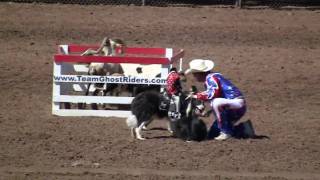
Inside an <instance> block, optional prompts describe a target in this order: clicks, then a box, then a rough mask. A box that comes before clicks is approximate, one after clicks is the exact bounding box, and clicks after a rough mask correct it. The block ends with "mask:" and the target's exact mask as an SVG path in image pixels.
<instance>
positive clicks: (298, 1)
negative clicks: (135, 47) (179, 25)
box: [0, 0, 320, 7]
mask: <svg viewBox="0 0 320 180" xmlns="http://www.w3.org/2000/svg"><path fill="white" fill-rule="evenodd" d="M1 1H2V2H21V3H32V2H38V3H64V4H84V5H89V4H91V5H98V4H104V5H137V6H144V5H146V6H195V5H200V6H201V5H232V6H233V5H235V6H239V7H245V6H269V7H282V6H306V7H308V6H320V0H0V2H1Z"/></svg>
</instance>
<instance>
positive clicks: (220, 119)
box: [185, 59, 246, 141]
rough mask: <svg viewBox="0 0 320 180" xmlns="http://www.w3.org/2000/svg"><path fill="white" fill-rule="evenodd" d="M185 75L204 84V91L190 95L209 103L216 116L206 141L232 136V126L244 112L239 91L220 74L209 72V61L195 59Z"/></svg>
mask: <svg viewBox="0 0 320 180" xmlns="http://www.w3.org/2000/svg"><path fill="white" fill-rule="evenodd" d="M189 66H190V67H189V69H187V70H186V72H185V74H189V73H191V74H192V75H193V77H194V78H195V79H196V80H197V81H199V82H205V87H206V91H203V92H199V93H196V94H194V95H192V98H196V99H199V100H203V101H210V105H211V107H212V109H213V112H214V114H215V116H216V120H215V121H214V122H213V123H212V125H211V127H210V129H209V132H208V139H212V138H214V137H215V138H214V139H216V140H220V141H222V140H226V139H228V138H230V137H232V135H233V134H234V127H233V124H234V123H235V122H237V121H238V120H240V118H241V117H242V116H243V115H244V114H245V112H246V103H245V100H244V97H243V95H242V93H241V92H240V90H239V89H238V88H237V87H236V86H235V85H233V84H232V83H231V82H230V81H229V80H228V79H226V78H225V77H224V76H223V75H222V74H220V73H213V72H211V70H212V68H213V67H214V63H213V62H212V61H211V60H203V59H195V60H192V61H191V62H190V63H189Z"/></svg>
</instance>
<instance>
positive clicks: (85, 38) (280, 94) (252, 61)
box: [0, 3, 320, 180]
mask: <svg viewBox="0 0 320 180" xmlns="http://www.w3.org/2000/svg"><path fill="white" fill-rule="evenodd" d="M319 19H320V11H318V10H316V11H307V10H293V11H291V10H269V9H257V10H239V9H231V8H213V7H201V8H185V7H165V8H164V7H135V6H79V5H55V4H46V5H44V4H15V3H0V24H1V25H0V54H1V56H0V80H1V86H0V87H1V88H0V94H1V96H0V102H1V103H0V179H243V180H244V179H246V180H247V179H320V152H319V149H320V138H319V136H320V123H319V117H320V111H319V106H320V96H319V94H320V85H319V83H320V71H319V69H320V63H319V59H320V53H319V52H320V51H319V49H320V23H319ZM104 36H109V37H117V38H122V39H124V40H125V41H126V42H127V44H128V46H131V47H173V48H183V49H185V51H186V55H185V58H184V68H186V67H187V63H188V61H190V60H191V59H194V58H204V59H212V60H214V62H215V64H216V68H215V70H216V71H219V72H221V73H223V74H224V75H225V76H226V77H228V78H230V79H231V80H232V81H233V82H234V83H235V84H236V85H237V86H239V88H240V89H241V90H242V91H243V92H244V94H245V96H246V100H247V104H248V112H247V114H246V116H245V117H244V118H243V121H245V120H248V119H250V120H251V121H252V123H253V125H254V127H255V131H256V134H257V135H258V136H257V138H255V139H230V140H227V141H225V142H217V141H204V142H200V143H197V142H191V143H186V142H183V141H181V140H178V139H173V138H171V137H170V134H169V133H168V132H167V131H166V130H165V128H166V123H165V122H161V121H157V122H154V123H153V124H152V125H151V126H150V128H151V130H149V131H144V132H143V133H144V135H145V136H146V137H147V138H148V140H146V141H137V140H133V139H131V138H130V132H129V130H128V128H127V127H126V124H125V121H124V119H120V118H89V117H81V118H79V117H56V116H53V115H52V114H51V99H52V97H51V96H52V69H53V63H52V62H53V55H54V54H55V53H56V50H57V45H59V44H71V43H74V44H98V43H100V41H101V39H102V38H103V37H104ZM189 80H190V81H189V83H188V84H187V85H188V86H190V85H191V83H192V82H193V81H192V80H191V79H190V78H189ZM195 84H196V85H197V86H198V87H199V88H201V89H202V88H203V86H202V84H201V83H195ZM212 118H213V117H212V115H211V117H210V118H205V119H204V120H205V122H206V123H207V124H208V125H209V124H210V123H211V121H212Z"/></svg>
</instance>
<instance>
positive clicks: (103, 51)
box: [81, 37, 125, 109]
mask: <svg viewBox="0 0 320 180" xmlns="http://www.w3.org/2000/svg"><path fill="white" fill-rule="evenodd" d="M116 48H120V49H119V53H120V54H123V53H124V49H125V43H124V42H123V41H122V40H120V39H110V38H107V37H105V38H104V39H103V41H102V43H101V45H100V47H99V48H98V49H97V50H94V49H88V50H86V51H85V52H84V53H82V54H81V56H92V55H93V56H99V55H100V56H114V55H116V54H117V53H116ZM123 74H124V71H123V69H122V67H121V65H120V64H118V63H95V62H93V63H90V64H89V70H88V75H96V76H108V75H114V76H121V75H123ZM90 86H91V83H89V84H88V88H87V91H86V96H87V95H88V94H89V90H90ZM94 86H95V91H94V92H93V95H94V96H95V95H97V94H98V93H99V92H100V91H102V92H103V96H105V95H106V94H107V92H110V91H112V90H114V89H115V88H117V87H118V84H109V85H107V86H106V87H105V88H104V84H102V83H95V84H94ZM93 108H94V109H96V105H94V106H93Z"/></svg>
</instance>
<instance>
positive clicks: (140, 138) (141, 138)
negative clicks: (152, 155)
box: [137, 137, 146, 141]
mask: <svg viewBox="0 0 320 180" xmlns="http://www.w3.org/2000/svg"><path fill="white" fill-rule="evenodd" d="M137 139H139V140H142V141H144V140H146V138H143V137H137Z"/></svg>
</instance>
